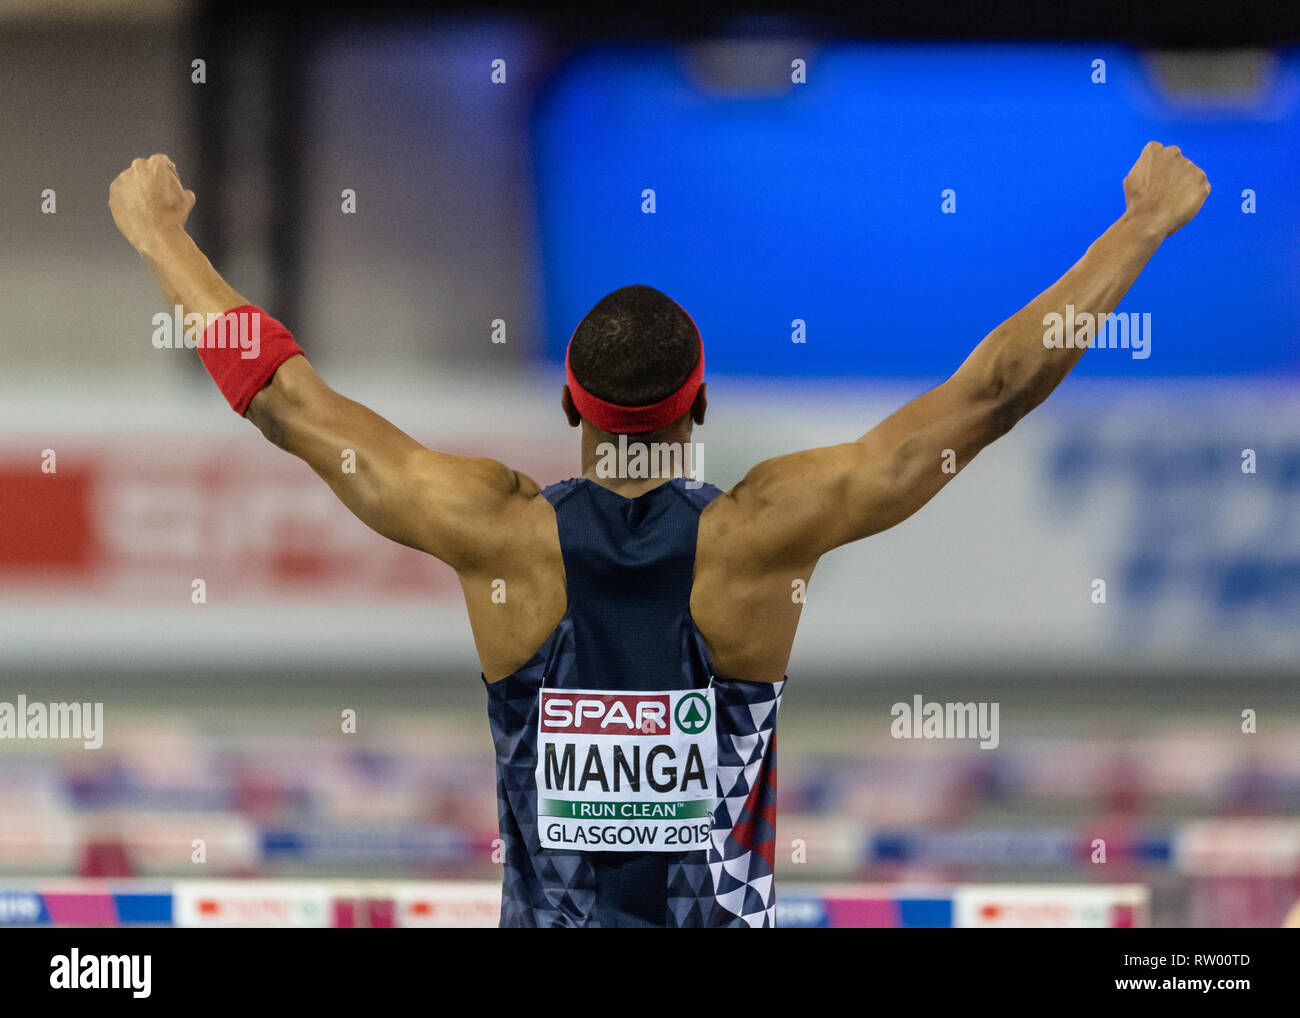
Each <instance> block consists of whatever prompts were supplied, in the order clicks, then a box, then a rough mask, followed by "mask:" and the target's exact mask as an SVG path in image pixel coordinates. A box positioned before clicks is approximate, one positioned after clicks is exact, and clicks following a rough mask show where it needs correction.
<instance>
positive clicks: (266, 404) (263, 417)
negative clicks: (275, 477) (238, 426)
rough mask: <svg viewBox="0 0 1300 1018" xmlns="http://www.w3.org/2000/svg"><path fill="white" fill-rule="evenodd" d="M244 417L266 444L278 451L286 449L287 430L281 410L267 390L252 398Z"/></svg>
mask: <svg viewBox="0 0 1300 1018" xmlns="http://www.w3.org/2000/svg"><path fill="white" fill-rule="evenodd" d="M245 416H246V417H247V418H248V419H249V420H250V421H252V422H253V425H254V427H256V428H257V430H258V431H260V432H261V433H262V436H263V437H264V438H265V439H266V440H267V441H268V442H270V443H271V444H272V445H274V446H277V447H278V448H280V449H285V450H287V449H288V441H289V439H288V430H289V429H288V428H287V427H286V426H285V420H284V415H283V413H282V412H281V408H280V407H278V406H277V405H276V400H275V399H274V397H273V395H272V393H271V392H270V390H269V389H263V390H262V391H261V392H259V393H258V394H257V395H256V396H254V397H253V401H252V402H251V403H249V404H248V412H247V413H246V414H245Z"/></svg>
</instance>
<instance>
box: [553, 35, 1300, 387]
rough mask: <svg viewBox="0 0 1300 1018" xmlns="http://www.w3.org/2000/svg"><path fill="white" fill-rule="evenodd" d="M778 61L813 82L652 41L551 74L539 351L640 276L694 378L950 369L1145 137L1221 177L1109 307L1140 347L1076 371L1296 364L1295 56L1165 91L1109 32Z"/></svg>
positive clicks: (830, 52)
mask: <svg viewBox="0 0 1300 1018" xmlns="http://www.w3.org/2000/svg"><path fill="white" fill-rule="evenodd" d="M791 56H792V57H794V56H800V57H803V58H805V59H806V60H807V61H808V80H807V83H806V84H801V85H791V86H790V87H789V88H788V89H786V90H785V91H784V92H783V93H782V94H768V95H739V96H737V95H729V94H722V93H721V92H719V91H718V90H716V89H711V88H709V87H707V86H706V85H705V84H702V83H701V82H700V81H699V80H697V77H696V76H694V75H693V74H692V73H691V72H690V69H689V67H688V65H687V63H686V62H685V60H684V59H683V56H682V53H681V52H680V51H678V50H677V49H675V48H668V47H663V48H598V49H592V50H588V51H585V52H584V53H582V54H580V55H579V56H578V57H576V58H575V59H574V60H573V61H572V62H570V63H569V64H568V65H567V66H566V67H565V68H564V69H563V70H562V71H561V72H560V73H559V74H558V75H557V76H556V78H555V79H554V80H553V81H552V82H551V83H550V84H549V86H548V88H547V89H546V91H545V92H544V94H543V96H542V98H541V100H540V102H539V105H538V108H537V110H536V112H535V117H534V122H533V127H534V131H535V137H534V143H535V149H536V153H537V180H538V207H539V215H540V227H541V245H542V272H543V283H544V287H545V293H546V311H545V327H546V334H547V347H546V350H547V355H548V357H550V358H552V359H553V360H556V361H562V359H563V351H564V346H565V344H566V343H567V341H568V339H569V336H570V334H571V332H572V330H573V328H574V326H575V325H576V324H577V322H578V321H579V320H580V318H581V317H582V315H583V314H585V313H586V311H587V310H589V309H590V307H591V306H592V305H593V304H594V303H595V302H596V301H597V300H599V299H600V298H601V297H602V296H603V295H604V294H606V293H607V292H609V291H610V290H613V289H616V288H617V287H619V286H624V285H627V284H629V283H648V284H650V285H652V286H656V287H658V288H659V289H661V290H663V291H665V292H666V293H668V294H669V295H670V296H672V297H673V298H674V299H676V300H678V301H679V302H681V303H682V304H683V305H684V306H685V307H686V308H687V309H688V310H689V311H690V312H691V314H692V315H693V316H694V318H695V320H696V322H697V323H698V324H699V326H700V329H701V331H702V332H703V333H704V336H705V340H706V343H707V344H708V352H709V361H708V364H709V368H710V369H711V370H717V371H720V372H725V373H737V374H754V375H773V376H780V375H808V376H859V377H864V378H867V377H879V378H890V377H897V378H920V377H927V376H934V377H936V378H942V377H946V376H947V375H948V374H949V373H951V372H952V371H953V370H954V369H955V368H956V367H957V365H958V364H959V363H960V362H961V360H962V359H963V358H964V357H965V355H966V353H967V352H968V351H969V350H970V348H971V347H972V346H974V344H975V343H976V342H978V341H979V340H980V339H981V338H982V337H983V336H984V335H986V334H987V333H988V332H989V331H990V330H991V329H992V328H993V327H994V326H996V325H997V324H998V323H999V322H1001V321H1002V320H1003V319H1005V318H1007V317H1008V316H1009V315H1011V314H1012V313H1014V312H1015V311H1016V310H1018V309H1019V308H1020V307H1022V306H1023V305H1024V304H1026V303H1027V302H1028V301H1029V300H1030V299H1031V298H1032V297H1034V296H1035V295H1036V294H1037V293H1039V292H1040V291H1041V290H1043V289H1045V288H1046V287H1047V286H1048V285H1050V284H1051V283H1052V282H1053V281H1054V280H1055V279H1057V278H1058V277H1059V276H1060V275H1061V274H1062V273H1063V272H1064V271H1065V270H1066V269H1068V268H1069V267H1070V265H1072V264H1073V263H1074V262H1075V261H1076V260H1077V259H1078V258H1079V257H1080V256H1081V255H1082V254H1083V252H1084V250H1085V249H1086V248H1087V246H1088V244H1089V243H1091V242H1092V240H1093V239H1094V238H1095V237H1097V236H1098V235H1099V234H1100V233H1101V232H1102V231H1103V230H1104V229H1105V228H1106V227H1107V226H1108V225H1109V224H1110V223H1111V222H1113V221H1114V220H1115V219H1116V218H1117V217H1118V216H1119V215H1120V213H1121V212H1123V210H1124V199H1123V191H1122V187H1121V182H1122V180H1123V177H1124V175H1125V174H1126V173H1127V172H1128V170H1129V168H1130V166H1131V165H1132V164H1133V161H1134V160H1135V159H1136V157H1137V155H1138V153H1139V152H1140V151H1141V149H1142V146H1143V145H1144V144H1145V143H1146V142H1147V141H1148V140H1151V139H1155V140H1158V141H1161V142H1163V143H1165V144H1177V145H1179V146H1180V147H1181V148H1182V149H1183V151H1184V153H1185V154H1186V155H1187V156H1189V157H1190V158H1191V159H1193V160H1194V161H1195V162H1197V163H1198V164H1199V165H1201V166H1202V167H1203V168H1204V169H1205V171H1206V173H1207V174H1208V176H1209V178H1210V181H1211V183H1212V185H1213V188H1214V190H1213V193H1212V194H1211V195H1210V198H1209V200H1208V201H1207V203H1206V205H1205V207H1204V209H1203V210H1202V212H1201V214H1200V215H1199V216H1198V217H1197V219H1195V220H1194V221H1193V222H1192V223H1191V224H1190V225H1189V226H1188V227H1186V228H1185V229H1184V230H1182V231H1181V232H1180V233H1178V234H1176V235H1175V236H1174V237H1172V238H1170V239H1169V240H1168V241H1166V243H1165V245H1164V246H1163V247H1162V249H1161V250H1160V251H1159V252H1158V253H1157V255H1156V257H1155V258H1154V259H1153V260H1152V262H1151V263H1150V265H1149V266H1148V268H1147V269H1146V271H1145V272H1144V273H1143V275H1142V277H1141V278H1140V279H1139V280H1138V282H1137V283H1136V284H1135V285H1134V287H1133V288H1132V289H1131V290H1130V291H1129V294H1128V296H1127V297H1126V298H1125V300H1124V301H1123V303H1122V304H1121V305H1120V308H1119V310H1120V311H1135V312H1138V313H1142V312H1150V313H1151V316H1152V318H1151V336H1150V339H1151V353H1150V356H1149V358H1147V359H1135V358H1134V357H1133V356H1132V355H1131V352H1130V351H1127V350H1123V351H1121V350H1110V351H1105V352H1102V351H1095V352H1094V354H1093V355H1091V356H1089V357H1087V358H1085V360H1084V362H1083V365H1082V366H1081V368H1080V371H1081V372H1083V373H1085V374H1093V375H1098V376H1129V377H1135V378H1140V377H1143V376H1147V375H1157V376H1198V375H1224V374H1226V375H1251V374H1267V373H1285V374H1296V373H1298V372H1297V369H1298V368H1300V348H1298V345H1297V341H1296V338H1297V336H1300V198H1298V196H1297V188H1296V187H1295V186H1294V180H1295V172H1296V166H1297V165H1298V164H1300V160H1298V158H1297V157H1298V156H1300V116H1298V115H1297V108H1298V104H1297V95H1298V94H1300V88H1298V87H1297V82H1300V53H1297V52H1296V51H1287V52H1284V53H1283V54H1281V55H1280V56H1279V57H1278V59H1277V60H1276V62H1275V63H1274V65H1273V71H1272V73H1271V74H1269V75H1266V76H1265V78H1264V80H1263V83H1262V85H1261V87H1260V88H1259V89H1258V94H1256V95H1254V96H1252V97H1250V99H1249V100H1248V101H1246V102H1244V103H1237V104H1235V105H1234V104H1233V103H1231V102H1228V101H1224V102H1215V101H1213V100H1211V101H1208V102H1207V101H1187V100H1181V99H1180V100H1172V99H1170V98H1168V97H1166V96H1165V95H1164V94H1162V91H1161V90H1160V89H1159V88H1158V87H1157V86H1156V84H1155V82H1154V81H1153V79H1152V77H1151V74H1150V72H1149V70H1148V67H1147V66H1146V65H1145V64H1144V62H1143V61H1142V59H1141V58H1140V56H1139V54H1138V53H1136V52H1135V51H1132V50H1129V49H1125V48H1118V47H1115V46H1110V45H1108V46H1079V45H1069V46H1064V45H1034V46H1012V45H1001V46H992V45H979V46H976V45H958V44H953V45H876V44H853V45H846V44H836V45H834V46H828V47H824V48H821V49H818V50H812V51H810V52H792V54H791ZM1099 58H1100V59H1103V60H1105V62H1106V79H1107V80H1106V82H1105V83H1104V84H1095V83H1093V81H1092V64H1093V61H1094V60H1096V59H1099ZM784 73H785V75H786V78H787V80H788V74H789V69H788V67H787V68H786V70H785V72H784ZM646 188H653V189H654V191H655V195H656V202H657V211H656V212H655V213H654V214H652V215H648V214H645V213H643V212H642V211H641V204H642V198H641V195H642V191H643V190H644V189H646ZM945 188H951V189H953V190H954V191H955V194H956V213H955V214H943V213H942V212H941V192H943V190H944V189H945ZM1247 188H1249V189H1252V190H1253V191H1254V192H1255V194H1256V202H1257V211H1256V212H1255V213H1254V214H1246V213H1243V211H1242V202H1243V198H1242V192H1243V190H1245V189H1247ZM794 319H802V320H803V321H804V322H806V340H807V341H806V343H803V344H799V343H794V342H791V333H792V325H791V323H792V321H793V320H794Z"/></svg>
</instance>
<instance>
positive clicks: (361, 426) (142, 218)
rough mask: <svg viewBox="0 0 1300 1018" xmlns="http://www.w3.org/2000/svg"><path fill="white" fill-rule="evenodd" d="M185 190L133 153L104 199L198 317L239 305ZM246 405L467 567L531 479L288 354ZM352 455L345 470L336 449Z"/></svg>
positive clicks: (369, 512)
mask: <svg viewBox="0 0 1300 1018" xmlns="http://www.w3.org/2000/svg"><path fill="white" fill-rule="evenodd" d="M193 207H194V193H193V192H192V191H186V190H184V189H183V188H182V187H181V181H180V177H179V176H178V175H177V173H176V168H175V166H174V165H173V163H172V161H171V160H170V159H168V158H167V157H166V156H164V155H155V156H152V157H150V158H149V159H137V160H135V162H133V163H132V164H131V166H130V168H129V169H127V170H125V171H123V172H122V174H121V175H119V176H118V178H117V179H116V180H114V181H113V184H112V186H111V187H110V189H109V208H110V210H111V211H112V213H113V220H114V222H115V223H116V224H117V226H118V229H120V230H121V231H122V235H123V236H124V237H126V239H127V240H128V241H129V242H130V243H131V245H132V246H133V247H134V248H135V249H136V250H137V251H138V252H139V253H140V256H141V257H142V258H143V259H144V261H145V262H146V264H148V266H149V267H150V269H151V270H152V271H153V273H154V277H155V278H156V279H157V281H158V285H159V286H160V287H161V288H162V291H163V294H164V296H165V297H166V299H167V302H168V306H169V307H170V306H174V305H180V306H181V308H182V309H183V313H184V314H190V313H198V314H201V315H203V316H204V317H205V320H208V319H207V316H209V315H217V314H221V313H223V312H225V311H229V310H230V309H232V308H236V307H240V306H242V305H244V304H247V303H248V301H247V300H245V299H244V298H243V297H242V296H241V295H240V294H239V293H237V292H236V291H235V290H234V289H232V288H231V287H230V286H229V285H228V284H227V283H226V281H225V280H224V279H222V278H221V275H220V274H219V273H218V272H217V271H216V269H215V268H213V266H212V263H211V262H209V261H208V259H207V257H206V256H205V255H204V254H203V252H202V251H201V250H199V248H198V246H197V245H196V244H195V243H194V241H193V240H192V239H191V238H190V237H189V235H188V234H187V233H186V232H185V220H186V219H187V218H188V216H189V212H190V210H191V209H192V208H193ZM246 416H247V417H248V419H249V420H251V421H252V422H253V423H254V424H255V425H256V426H257V427H258V429H259V430H260V431H261V432H262V434H263V435H265V436H266V438H267V439H269V440H270V441H271V442H273V443H274V444H275V445H277V446H279V447H280V448H282V449H285V450H286V451H288V452H291V453H293V455H295V456H297V457H299V458H300V459H302V460H303V461H304V462H306V463H307V464H308V465H309V466H310V467H311V468H312V469H313V470H314V471H316V473H317V474H319V475H320V477H321V478H322V479H323V480H324V481H325V482H326V483H327V484H328V485H329V486H330V488H332V489H333V491H334V493H335V494H336V495H338V497H339V499H340V500H342V502H343V503H344V505H346V506H347V507H348V509H350V510H351V511H352V512H353V514H355V515H356V516H357V517H358V518H359V519H360V520H361V521H362V522H363V523H365V524H366V525H367V526H369V527H370V528H371V529H373V530H375V531H377V532H378V533H380V534H383V535H384V536H385V537H388V538H390V539H392V540H394V541H397V542H399V543H401V544H405V545H408V546H410V547H412V548H418V549H419V550H421V551H425V552H428V553H429V554H431V555H434V556H436V557H437V558H439V559H442V561H444V562H446V563H447V564H448V565H450V566H452V568H454V569H456V570H457V571H462V570H468V571H474V570H476V569H477V568H480V567H482V566H484V565H485V564H486V563H485V561H484V560H485V558H491V557H493V556H494V555H498V556H499V552H500V549H501V547H502V543H503V534H509V533H511V532H513V531H514V530H515V529H516V528H515V526H514V524H515V523H516V522H517V514H519V513H521V512H526V511H527V508H528V507H529V506H531V505H532V499H533V498H534V496H536V495H537V494H538V493H539V491H540V489H539V488H538V486H537V484H536V483H535V482H533V481H532V480H530V479H529V478H528V477H526V476H524V475H523V474H520V473H517V472H516V471H514V470H511V469H509V468H508V467H506V466H505V465H504V464H502V463H498V462H496V461H495V460H491V459H480V458H471V457H463V456H453V455H450V454H447V453H440V452H435V451H433V450H431V449H426V448H425V447H424V446H422V445H421V444H420V443H419V442H417V441H416V440H415V439H413V438H411V437H410V436H409V435H407V434H406V433H405V432H403V431H402V430H401V429H399V428H397V427H396V426H394V425H393V424H392V423H390V422H389V421H387V420H385V419H384V418H383V417H381V416H379V415H378V414H376V413H374V412H373V411H372V410H369V409H368V408H366V407H364V406H362V405H361V404H360V403H356V402H354V401H353V400H350V399H348V398H346V397H345V396H342V395H340V394H339V393H337V392H335V391H334V390H333V389H331V388H330V387H329V386H328V385H326V384H325V382H323V381H322V380H321V378H320V376H319V375H317V374H316V371H315V370H314V369H313V368H312V366H311V365H310V364H309V363H308V362H307V359H306V357H302V356H293V357H290V358H289V359H288V360H286V361H285V362H284V363H283V364H281V365H280V367H279V368H278V369H277V370H276V372H275V374H274V375H273V376H272V377H271V379H270V381H269V382H268V384H267V385H266V386H265V387H264V388H263V389H262V390H261V391H260V392H258V393H257V395H256V396H254V397H253V399H252V402H251V403H250V404H249V405H248V410H247V413H246ZM345 450H352V452H353V453H354V454H355V472H351V471H349V472H347V473H345V472H344V470H343V466H344V451H345Z"/></svg>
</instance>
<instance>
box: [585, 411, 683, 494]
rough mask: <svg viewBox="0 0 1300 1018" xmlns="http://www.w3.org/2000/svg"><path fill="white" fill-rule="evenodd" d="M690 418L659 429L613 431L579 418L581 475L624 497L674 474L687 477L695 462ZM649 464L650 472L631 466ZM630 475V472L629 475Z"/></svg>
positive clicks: (651, 488)
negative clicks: (633, 432)
mask: <svg viewBox="0 0 1300 1018" xmlns="http://www.w3.org/2000/svg"><path fill="white" fill-rule="evenodd" d="M690 442H691V422H690V419H689V418H687V419H686V420H684V421H680V422H674V423H673V424H672V425H670V426H669V427H667V428H661V429H659V430H658V431H646V432H640V433H638V434H635V435H615V434H612V433H610V432H608V431H603V430H601V429H600V428H596V427H593V426H592V425H591V424H589V423H588V422H587V421H585V420H584V421H583V422H582V476H583V477H585V478H586V479H587V480H589V481H591V482H592V483H594V484H599V485H600V486H601V487H602V488H608V489H609V490H610V491H612V492H614V493H615V494H617V495H622V496H623V497H624V498H636V497H637V496H638V495H644V494H645V493H646V492H647V491H652V490H653V489H655V488H657V487H659V486H660V485H661V484H665V483H667V482H668V481H669V480H670V479H672V478H674V477H688V476H690V475H691V471H692V470H693V469H694V464H695V463H697V462H698V457H696V456H694V455H692V450H691V448H690ZM637 462H639V463H640V464H642V465H643V466H644V465H648V467H649V473H650V474H651V476H648V477H642V476H639V475H640V474H641V473H642V472H643V471H642V470H641V469H637V468H632V469H629V467H631V465H632V464H634V463H637ZM629 475H631V476H629Z"/></svg>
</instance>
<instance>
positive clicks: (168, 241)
mask: <svg viewBox="0 0 1300 1018" xmlns="http://www.w3.org/2000/svg"><path fill="white" fill-rule="evenodd" d="M136 250H138V251H139V252H140V257H141V258H143V259H144V262H145V264H146V265H148V266H149V269H150V271H152V272H153V275H154V279H156V280H157V281H158V286H159V287H160V288H161V289H162V292H163V297H164V298H165V299H166V301H167V306H168V308H169V309H170V308H171V307H173V306H175V305H177V304H179V305H180V306H181V307H182V308H183V309H184V313H185V314H191V313H198V314H201V315H203V316H204V317H205V318H206V316H208V315H215V314H221V313H222V312H224V311H229V310H230V309H231V308H234V307H239V306H241V305H243V304H247V303H248V301H246V300H245V299H244V298H243V297H242V296H240V294H239V293H237V292H236V291H235V290H234V289H233V288H232V287H231V286H230V285H229V284H227V283H226V281H225V280H224V279H222V278H221V274H220V273H219V272H217V270H216V269H214V268H213V267H212V263H211V262H210V261H208V259H207V256H206V255H204V253H203V252H202V251H200V250H199V247H198V245H197V244H195V243H194V241H193V240H192V239H191V238H190V235H189V234H188V233H186V232H185V230H184V229H182V228H181V227H169V228H166V229H161V230H158V231H156V232H154V233H151V234H150V235H149V236H148V237H146V238H145V239H143V240H142V241H141V242H140V243H139V245H138V247H137V248H136Z"/></svg>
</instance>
